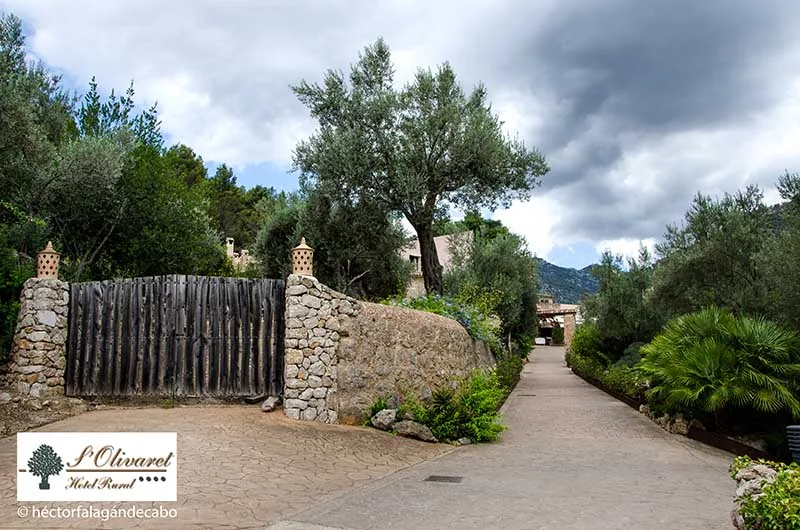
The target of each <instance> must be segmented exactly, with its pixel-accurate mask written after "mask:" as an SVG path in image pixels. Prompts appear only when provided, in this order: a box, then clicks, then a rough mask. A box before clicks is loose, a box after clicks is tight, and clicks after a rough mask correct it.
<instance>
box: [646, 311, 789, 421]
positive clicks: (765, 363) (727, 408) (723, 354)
mask: <svg viewBox="0 0 800 530" xmlns="http://www.w3.org/2000/svg"><path fill="white" fill-rule="evenodd" d="M797 344H798V341H797V336H796V335H795V334H794V333H792V332H789V331H786V330H783V329H781V328H780V327H778V326H777V325H775V324H773V323H771V322H769V321H766V320H764V319H760V318H748V317H735V316H733V315H732V314H731V313H730V312H728V311H727V310H723V309H717V308H714V307H712V308H708V309H705V310H703V311H699V312H697V313H691V314H688V315H684V316H681V317H678V318H676V319H674V320H672V321H671V322H670V323H669V324H667V326H666V327H665V328H664V331H663V332H662V333H661V334H659V335H658V336H657V337H656V338H655V339H653V341H652V342H651V343H650V344H647V345H646V346H644V347H642V349H641V352H642V354H643V359H642V361H641V362H640V363H639V365H638V369H639V371H640V372H641V373H642V375H643V376H645V377H646V378H648V379H649V380H650V381H651V386H652V388H651V389H650V390H649V391H648V392H647V396H648V399H653V400H654V401H656V402H660V403H663V405H664V406H665V407H667V408H678V407H687V408H688V409H689V410H699V411H705V412H709V413H713V414H714V415H715V422H716V424H717V427H718V428H723V429H727V428H728V427H729V426H728V425H727V422H728V420H727V418H728V417H730V412H731V411H732V410H733V409H734V408H739V409H747V410H751V411H756V412H759V413H770V414H777V413H783V412H788V413H791V414H792V415H793V416H794V417H800V400H798V398H797V396H796V395H795V394H794V392H795V391H796V390H797V388H798V381H800V358H798V356H800V352H798V350H797Z"/></svg>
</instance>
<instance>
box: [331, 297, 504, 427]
mask: <svg viewBox="0 0 800 530" xmlns="http://www.w3.org/2000/svg"><path fill="white" fill-rule="evenodd" d="M494 362H495V361H494V357H493V355H492V353H491V351H490V350H489V347H488V346H487V345H486V344H484V343H482V342H480V341H476V340H473V339H472V338H471V337H470V336H469V334H468V333H467V331H466V330H465V329H464V327H463V326H462V325H461V324H459V323H458V322H456V321H455V320H452V319H450V318H446V317H443V316H439V315H434V314H432V313H426V312H423V311H415V310H413V309H406V308H401V307H391V306H386V305H379V304H370V303H365V304H362V308H361V311H360V313H359V315H358V318H357V319H355V320H354V321H353V322H352V329H351V330H349V333H348V334H347V336H345V337H343V338H342V340H341V343H340V345H339V351H338V366H337V374H338V376H339V377H338V385H339V388H338V392H337V394H336V398H337V401H338V403H337V408H338V411H339V417H340V420H341V422H342V423H360V422H361V421H362V420H363V414H364V412H365V411H366V410H367V409H368V408H369V406H370V405H371V404H372V403H373V402H375V400H377V399H378V398H381V397H399V396H400V395H413V396H415V397H416V398H426V397H429V396H430V395H431V394H432V392H433V391H434V390H436V389H437V388H440V387H443V386H448V385H454V384H455V383H456V381H458V380H459V379H462V378H464V377H466V376H468V375H469V374H470V372H472V370H474V369H475V368H490V367H492V366H494Z"/></svg>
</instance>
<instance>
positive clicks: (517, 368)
mask: <svg viewBox="0 0 800 530" xmlns="http://www.w3.org/2000/svg"><path fill="white" fill-rule="evenodd" d="M522 368H523V364H522V357H520V356H519V355H517V354H515V353H503V354H500V355H498V356H497V366H496V367H495V373H496V374H497V381H498V382H499V383H500V386H501V387H502V388H503V389H504V390H505V392H506V395H508V394H510V393H511V391H512V390H514V387H515V386H517V383H518V382H519V376H520V374H521V373H522Z"/></svg>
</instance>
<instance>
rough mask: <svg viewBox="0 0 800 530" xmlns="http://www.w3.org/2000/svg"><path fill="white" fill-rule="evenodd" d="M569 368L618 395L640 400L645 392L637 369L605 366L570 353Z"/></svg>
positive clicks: (567, 359) (624, 366) (623, 366)
mask: <svg viewBox="0 0 800 530" xmlns="http://www.w3.org/2000/svg"><path fill="white" fill-rule="evenodd" d="M565 360H566V361H567V366H569V367H570V368H572V370H573V371H574V372H575V373H577V374H579V375H581V376H583V377H586V378H587V379H593V380H595V381H597V382H598V383H600V384H602V385H603V386H605V387H606V388H608V389H610V390H613V391H615V392H617V393H620V394H623V395H625V396H628V397H630V398H631V399H639V397H640V395H641V394H642V393H643V392H644V390H645V388H646V387H645V380H644V379H643V377H642V375H641V374H640V373H639V372H638V371H637V370H635V369H633V368H631V367H629V366H626V365H612V366H604V365H603V364H602V363H601V362H599V361H597V360H595V359H590V358H587V357H583V356H581V355H578V354H576V353H573V352H568V353H567V355H566V357H565Z"/></svg>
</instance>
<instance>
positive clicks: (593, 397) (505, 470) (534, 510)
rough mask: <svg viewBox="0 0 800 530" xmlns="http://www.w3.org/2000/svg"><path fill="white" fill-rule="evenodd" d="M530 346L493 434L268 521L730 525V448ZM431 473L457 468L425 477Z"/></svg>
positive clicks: (642, 528) (698, 529)
mask: <svg viewBox="0 0 800 530" xmlns="http://www.w3.org/2000/svg"><path fill="white" fill-rule="evenodd" d="M563 357H564V351H563V348H545V347H537V348H536V350H535V356H534V362H533V363H532V364H529V365H527V366H526V367H525V371H524V373H523V377H522V380H521V381H520V384H519V385H518V386H517V388H516V390H515V391H514V393H513V394H512V396H511V398H510V399H509V401H508V402H507V403H506V407H505V409H504V410H505V418H506V422H507V423H508V425H509V426H510V430H509V431H508V432H506V433H505V434H504V436H503V440H502V441H501V442H499V443H495V444H491V445H479V446H467V447H463V448H460V449H459V450H457V451H454V452H453V453H451V454H449V455H446V456H444V457H442V458H439V459H436V460H432V461H430V462H426V463H423V464H420V465H418V466H415V467H413V468H409V469H407V470H405V471H402V472H400V473H397V474H394V475H392V476H390V477H387V478H384V479H381V480H379V481H377V482H376V483H373V484H370V485H368V486H366V487H363V488H359V489H358V490H354V491H352V492H351V493H349V494H347V495H344V496H342V497H340V498H338V499H335V500H333V501H330V502H327V503H322V504H320V505H318V506H315V507H312V508H310V509H308V510H306V511H305V512H304V513H301V514H298V515H297V516H296V517H294V518H293V519H292V520H290V521H285V522H281V523H279V524H276V525H275V526H273V527H271V528H272V529H273V530H312V529H313V530H321V529H323V528H328V527H335V528H337V529H364V530H366V529H375V530H379V529H393V530H420V529H437V530H444V529H449V528H453V529H467V528H469V529H472V528H474V529H484V528H502V529H504V530H505V529H509V530H510V529H548V530H672V529H680V530H717V529H718V530H728V529H729V528H732V526H731V523H730V519H729V513H730V510H731V508H732V507H733V504H732V499H733V493H734V490H735V483H734V482H733V481H732V480H731V479H730V478H729V477H728V474H727V469H728V465H729V464H730V461H731V459H732V457H731V455H729V454H727V453H724V452H722V451H719V450H717V449H713V448H709V447H707V446H704V445H702V444H700V443H698V442H695V441H693V440H689V439H687V438H684V437H681V436H678V435H672V434H668V433H666V432H665V431H663V430H662V429H660V428H659V427H657V426H656V425H655V424H654V423H653V422H652V421H650V420H649V419H647V418H645V417H644V416H643V415H641V414H639V413H638V412H636V411H634V410H633V409H631V408H629V407H628V406H627V405H624V404H623V403H620V402H619V401H617V400H615V399H613V398H611V397H609V396H608V395H607V394H605V393H603V392H601V391H600V390H597V389H596V388H594V387H593V386H591V385H589V384H588V383H586V382H584V381H583V380H581V379H580V378H578V377H577V376H575V375H573V374H572V373H571V372H570V370H569V369H568V368H566V366H565V365H564V362H563ZM431 475H439V476H451V477H462V480H461V482H460V483H447V482H444V483H442V482H429V481H425V479H426V478H427V477H429V476H431Z"/></svg>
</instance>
